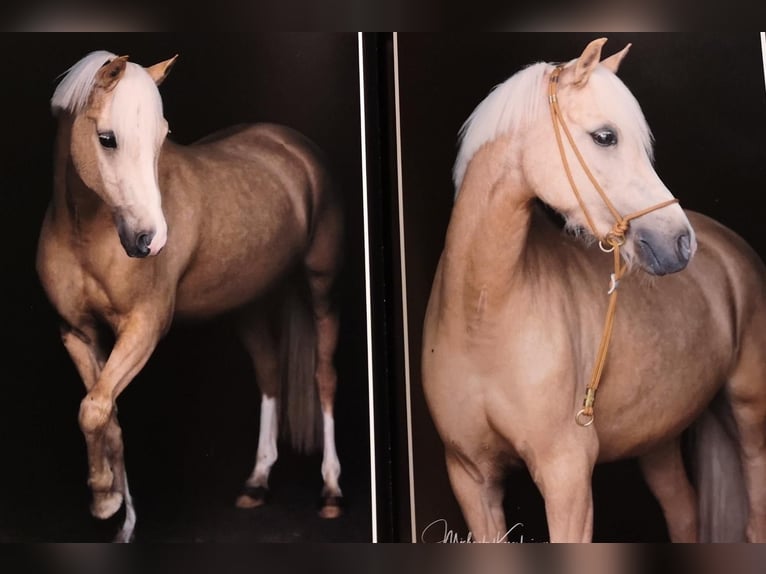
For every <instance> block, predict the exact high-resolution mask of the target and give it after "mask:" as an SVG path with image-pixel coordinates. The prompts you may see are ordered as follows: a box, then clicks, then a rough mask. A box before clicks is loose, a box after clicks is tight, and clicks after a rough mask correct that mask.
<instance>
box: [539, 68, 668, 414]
mask: <svg viewBox="0 0 766 574" xmlns="http://www.w3.org/2000/svg"><path fill="white" fill-rule="evenodd" d="M562 69H563V68H562V66H557V67H556V68H555V69H554V70H553V72H552V73H551V79H550V82H549V83H548V101H549V103H550V109H551V119H552V121H553V131H554V132H555V133H556V143H557V144H558V147H559V155H560V156H561V162H562V163H563V164H564V171H565V172H566V174H567V179H568V180H569V185H570V186H571V187H572V191H573V192H574V194H575V197H576V198H577V203H579V204H580V209H581V210H582V212H583V214H584V215H585V219H586V220H587V222H588V226H589V227H590V230H591V232H592V233H593V235H594V236H595V237H598V236H599V235H598V231H597V230H596V225H595V223H594V222H593V218H592V217H591V215H590V213H589V212H588V209H587V208H586V207H585V202H584V201H583V199H582V196H581V195H580V191H579V190H578V189H577V185H576V184H575V181H574V177H573V176H572V170H571V168H570V166H569V161H568V160H567V156H566V152H565V149H564V141H563V139H562V137H561V131H562V130H563V132H564V135H566V138H567V140H568V141H569V145H570V146H571V148H572V151H573V152H574V154H575V157H577V161H578V162H579V164H580V167H581V168H582V170H583V172H585V175H586V176H587V177H588V179H589V180H590V182H591V184H593V187H594V188H595V189H596V191H597V192H598V194H599V195H600V196H601V199H602V200H603V202H604V204H605V205H606V207H607V208H608V209H609V211H610V212H611V214H612V216H613V217H614V219H615V224H614V225H613V226H612V229H611V230H609V232H608V233H607V234H606V235H605V236H604V237H602V238H601V239H599V243H598V244H599V247H600V248H601V250H602V251H604V252H605V253H612V254H613V256H614V273H612V276H611V281H610V284H609V291H608V292H607V294H608V295H609V307H608V308H607V312H606V320H605V321H604V331H603V333H602V335H601V343H600V345H599V348H598V353H597V355H596V364H595V365H594V367H593V372H592V373H591V377H590V382H589V383H588V386H587V387H586V388H585V399H584V400H583V408H582V409H581V410H580V411H578V412H577V414H576V415H575V421H576V422H577V424H578V425H580V426H584V427H587V426H590V425H591V424H593V403H594V402H595V401H596V390H598V385H599V382H600V381H601V375H602V373H603V370H604V364H605V363H606V354H607V351H608V350H609V341H610V340H611V337H612V327H613V325H614V315H615V311H616V309H617V287H618V286H619V284H620V279H622V276H623V275H624V273H625V270H626V265H624V264H623V263H622V259H621V258H620V247H622V245H623V244H624V243H625V234H626V233H627V231H628V229H629V227H630V222H631V221H632V220H634V219H637V218H639V217H641V216H642V215H646V214H647V213H651V212H652V211H656V210H658V209H662V208H663V207H667V206H668V205H672V204H674V203H678V200H677V199H675V198H673V199H669V200H667V201H663V202H662V203H658V204H657V205H653V206H651V207H647V208H646V209H642V210H641V211H636V212H635V213H631V214H629V215H625V216H623V215H621V214H620V212H619V211H617V208H615V206H614V204H613V203H612V202H611V201H610V200H609V197H607V195H606V193H605V192H604V189H603V188H602V187H601V186H600V185H599V183H598V181H596V178H595V177H594V176H593V173H592V172H591V171H590V169H588V165H587V164H586V163H585V159H584V158H583V156H582V154H581V153H580V150H579V149H578V148H577V145H575V142H574V138H573V137H572V133H571V132H570V131H569V128H568V127H567V124H566V122H565V121H564V116H563V114H562V113H561V109H560V108H559V104H558V99H557V97H556V93H557V90H558V85H559V77H560V75H561V71H562ZM604 244H606V245H608V246H609V247H604Z"/></svg>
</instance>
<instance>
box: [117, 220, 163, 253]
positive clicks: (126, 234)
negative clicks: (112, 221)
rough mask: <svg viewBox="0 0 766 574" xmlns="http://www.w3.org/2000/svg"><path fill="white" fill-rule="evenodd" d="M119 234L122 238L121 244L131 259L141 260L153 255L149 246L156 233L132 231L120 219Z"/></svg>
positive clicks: (118, 224) (118, 223)
mask: <svg viewBox="0 0 766 574" xmlns="http://www.w3.org/2000/svg"><path fill="white" fill-rule="evenodd" d="M117 233H118V234H119V236H120V243H121V244H122V247H123V249H125V253H127V254H128V256H129V257H138V258H141V257H146V256H147V255H150V254H151V249H150V248H149V246H150V245H151V244H152V239H154V231H131V230H129V229H128V227H127V225H125V223H124V221H123V220H121V219H120V220H118V222H117Z"/></svg>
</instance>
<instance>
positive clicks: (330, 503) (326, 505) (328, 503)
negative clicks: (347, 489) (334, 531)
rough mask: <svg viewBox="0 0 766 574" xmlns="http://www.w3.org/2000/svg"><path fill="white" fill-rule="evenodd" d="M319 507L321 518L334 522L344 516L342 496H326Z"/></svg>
mask: <svg viewBox="0 0 766 574" xmlns="http://www.w3.org/2000/svg"><path fill="white" fill-rule="evenodd" d="M319 506H320V508H319V518H324V519H327V520H332V519H333V518H339V517H341V516H342V515H343V497H342V496H341V495H337V494H324V495H322V498H321V500H320V503H319Z"/></svg>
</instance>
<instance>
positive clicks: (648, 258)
mask: <svg viewBox="0 0 766 574" xmlns="http://www.w3.org/2000/svg"><path fill="white" fill-rule="evenodd" d="M635 243H636V248H637V249H636V252H637V255H638V257H639V260H640V262H641V266H642V267H643V268H644V269H645V270H646V271H648V272H649V273H651V274H652V275H667V274H669V273H676V272H678V271H681V270H683V269H684V268H686V266H687V265H688V264H689V261H690V260H691V258H692V255H693V254H694V250H695V244H694V239H693V236H692V233H691V231H690V230H688V229H685V230H683V231H682V232H681V233H679V234H677V235H676V236H674V237H672V238H668V237H667V236H666V235H664V234H660V233H655V232H652V231H649V230H643V229H642V230H640V231H638V232H637V233H636V236H635Z"/></svg>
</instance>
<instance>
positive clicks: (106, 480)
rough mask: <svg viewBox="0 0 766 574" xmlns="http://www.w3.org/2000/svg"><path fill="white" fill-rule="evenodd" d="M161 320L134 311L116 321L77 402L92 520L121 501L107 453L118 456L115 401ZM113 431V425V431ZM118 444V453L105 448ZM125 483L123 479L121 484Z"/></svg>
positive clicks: (154, 340) (152, 313)
mask: <svg viewBox="0 0 766 574" xmlns="http://www.w3.org/2000/svg"><path fill="white" fill-rule="evenodd" d="M162 331H163V329H162V324H161V323H160V321H159V320H158V313H157V312H156V310H153V309H152V310H146V311H144V312H134V313H132V314H131V315H129V316H127V317H125V318H124V319H123V320H122V321H120V322H119V324H118V325H117V329H116V335H117V340H116V342H115V345H114V348H113V349H112V352H111V354H110V355H109V358H108V360H107V361H106V363H105V365H104V368H103V370H101V373H100V374H99V376H98V379H97V381H96V383H95V384H94V385H93V386H92V387H91V388H90V389H89V390H88V393H87V395H85V398H84V399H83V400H82V402H81V403H80V415H79V421H80V428H81V430H82V432H83V434H84V435H85V442H86V445H87V449H88V467H89V478H88V483H89V485H90V488H91V491H92V493H93V502H92V504H91V513H92V514H93V515H94V516H96V517H97V518H102V519H103V518H109V517H110V516H112V515H113V514H114V513H115V512H117V510H119V508H120V506H121V505H122V502H123V492H122V490H127V481H126V480H124V477H119V479H118V482H117V483H115V474H114V471H113V470H122V472H124V469H112V468H111V465H110V464H109V459H110V457H117V458H119V459H120V460H122V448H121V447H122V439H121V435H120V433H119V432H117V431H115V429H114V428H110V424H112V421H114V424H116V418H115V417H116V410H115V401H116V399H117V397H118V396H119V394H120V393H121V392H122V391H123V390H124V389H125V387H127V385H128V384H129V383H130V381H132V380H133V377H135V376H136V375H137V374H138V372H139V371H140V370H141V369H142V368H143V366H144V365H145V364H146V361H147V360H148V359H149V357H150V356H151V354H152V352H153V351H154V348H155V346H156V345H157V341H159V338H160V336H161V334H162ZM117 430H118V429H117ZM110 441H111V444H112V445H113V446H114V445H116V444H117V442H119V451H118V452H114V449H110ZM123 481H124V482H123Z"/></svg>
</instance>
